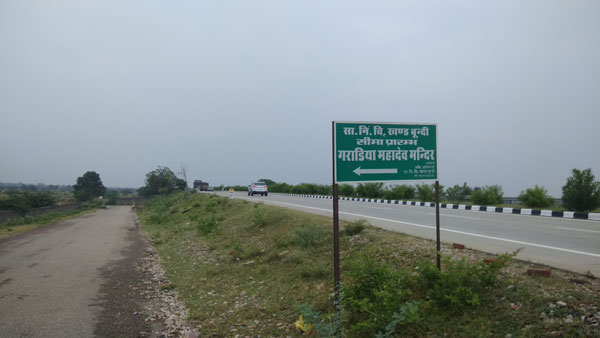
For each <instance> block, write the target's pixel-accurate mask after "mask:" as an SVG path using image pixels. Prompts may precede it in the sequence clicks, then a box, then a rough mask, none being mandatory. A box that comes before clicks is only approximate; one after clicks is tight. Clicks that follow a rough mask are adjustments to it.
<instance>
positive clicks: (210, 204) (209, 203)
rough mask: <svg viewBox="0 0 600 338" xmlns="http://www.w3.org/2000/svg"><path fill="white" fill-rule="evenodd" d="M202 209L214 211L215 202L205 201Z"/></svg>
mask: <svg viewBox="0 0 600 338" xmlns="http://www.w3.org/2000/svg"><path fill="white" fill-rule="evenodd" d="M204 210H206V212H215V210H217V202H214V201H211V202H208V203H206V205H205V206H204Z"/></svg>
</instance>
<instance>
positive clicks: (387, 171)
mask: <svg viewBox="0 0 600 338" xmlns="http://www.w3.org/2000/svg"><path fill="white" fill-rule="evenodd" d="M353 172H354V173H355V174H356V175H358V176H360V174H397V173H398V169H361V168H360V167H358V168H356V169H354V170H353Z"/></svg>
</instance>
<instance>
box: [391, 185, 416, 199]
mask: <svg viewBox="0 0 600 338" xmlns="http://www.w3.org/2000/svg"><path fill="white" fill-rule="evenodd" d="M414 197H415V187H413V186H410V185H406V184H403V185H393V186H391V187H387V188H386V189H385V190H384V191H383V198H385V199H387V200H409V199H412V198H414Z"/></svg>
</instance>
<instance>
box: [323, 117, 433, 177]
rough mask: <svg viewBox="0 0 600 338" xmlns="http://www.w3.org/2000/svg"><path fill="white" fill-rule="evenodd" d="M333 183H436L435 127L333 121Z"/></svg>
mask: <svg viewBox="0 0 600 338" xmlns="http://www.w3.org/2000/svg"><path fill="white" fill-rule="evenodd" d="M333 133H334V135H333V142H334V144H333V149H334V155H333V156H334V161H333V163H334V166H335V168H334V180H335V183H338V182H346V183H360V182H363V183H364V182H389V181H409V180H410V181H421V180H437V179H438V174H437V172H438V170H437V164H438V162H437V157H438V154H437V124H424V123H418V124H415V123H388V122H339V121H334V122H333Z"/></svg>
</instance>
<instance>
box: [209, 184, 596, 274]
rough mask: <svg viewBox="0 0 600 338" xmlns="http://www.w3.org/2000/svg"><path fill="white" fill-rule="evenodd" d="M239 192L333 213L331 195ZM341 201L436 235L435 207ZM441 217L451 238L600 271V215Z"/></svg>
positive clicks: (398, 227)
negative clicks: (592, 217)
mask: <svg viewBox="0 0 600 338" xmlns="http://www.w3.org/2000/svg"><path fill="white" fill-rule="evenodd" d="M218 194H221V195H227V193H226V192H218ZM234 197H235V198H240V199H245V200H250V201H255V202H258V201H260V202H264V203H265V204H272V205H277V206H281V207H287V208H292V209H297V210H302V211H306V212H311V213H315V214H320V215H324V216H332V208H333V205H332V204H333V201H332V200H331V199H316V198H307V197H293V196H285V195H280V194H273V193H271V194H269V196H267V197H264V196H252V197H251V196H247V194H246V193H234ZM339 206H340V218H341V219H344V220H356V219H365V220H367V221H368V222H369V223H371V224H372V225H374V226H377V227H380V228H383V229H387V230H391V231H396V232H402V233H406V234H409V235H413V236H418V237H421V238H427V239H435V208H432V207H419V206H406V205H396V204H384V203H373V202H357V201H339ZM440 223H441V240H442V242H445V243H461V244H464V245H465V246H466V247H468V248H471V249H475V250H479V251H483V252H488V253H493V254H500V253H505V252H513V251H515V250H517V249H520V248H522V250H521V252H520V253H519V254H518V256H517V258H519V259H522V260H526V261H530V262H534V263H541V264H546V265H549V266H552V267H555V268H560V269H565V270H569V271H574V272H579V273H585V272H587V271H589V272H591V273H593V274H594V275H595V276H600V221H588V220H574V219H566V218H555V217H543V216H527V215H513V214H501V213H491V212H482V211H470V210H454V209H440Z"/></svg>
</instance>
